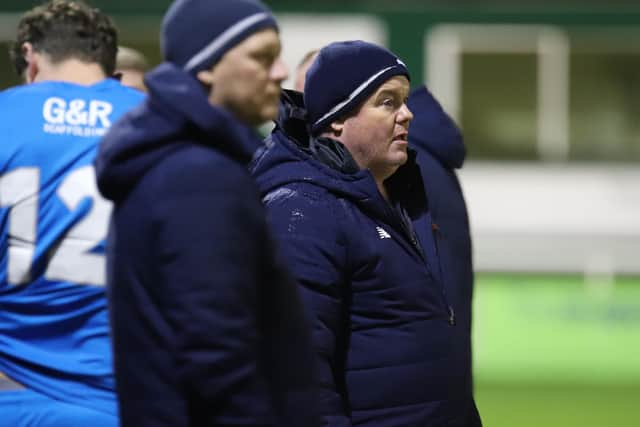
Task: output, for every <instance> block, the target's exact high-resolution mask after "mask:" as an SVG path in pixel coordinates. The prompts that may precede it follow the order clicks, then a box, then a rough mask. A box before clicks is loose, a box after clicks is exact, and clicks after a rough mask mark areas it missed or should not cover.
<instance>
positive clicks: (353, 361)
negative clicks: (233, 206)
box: [253, 92, 469, 427]
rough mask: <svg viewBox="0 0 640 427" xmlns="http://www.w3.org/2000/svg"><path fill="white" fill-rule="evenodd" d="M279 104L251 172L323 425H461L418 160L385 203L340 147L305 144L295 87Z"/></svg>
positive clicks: (461, 377) (453, 355)
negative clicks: (298, 302) (285, 266)
mask: <svg viewBox="0 0 640 427" xmlns="http://www.w3.org/2000/svg"><path fill="white" fill-rule="evenodd" d="M283 100H284V104H283V106H282V108H281V113H282V115H281V117H280V120H279V122H278V124H277V126H276V129H275V131H274V132H273V134H272V135H271V138H270V139H268V141H267V146H266V148H265V149H264V151H263V152H262V153H261V154H260V155H259V156H257V157H256V160H255V162H254V164H253V173H254V176H255V177H256V179H257V182H258V185H259V187H260V190H261V192H262V194H263V196H264V200H265V203H266V205H267V207H268V209H269V214H270V220H271V223H272V224H273V227H274V229H275V232H276V236H277V238H278V239H279V240H280V242H281V245H282V247H283V249H284V251H285V255H286V256H287V260H288V261H289V266H290V268H291V269H292V271H293V273H294V276H295V278H296V279H297V281H298V283H299V285H300V289H301V290H302V292H301V293H302V296H303V300H304V303H305V307H306V308H307V312H308V315H309V317H310V318H311V321H312V322H313V341H314V345H315V350H316V353H317V370H318V373H319V376H320V378H319V380H320V387H321V397H320V399H319V402H320V405H321V411H322V415H323V417H324V420H325V425H328V426H351V425H357V426H371V427H392V426H393V427H412V426H415V427H418V426H420V427H424V426H430V427H431V426H433V427H437V426H445V425H447V426H458V425H463V424H460V423H459V422H458V421H459V420H461V417H463V416H464V413H465V412H466V410H467V407H468V405H469V401H468V400H469V399H468V395H467V388H466V387H467V384H466V381H467V377H466V371H465V368H466V362H467V360H466V358H465V357H466V355H465V354H459V353H457V352H456V342H455V337H456V332H455V330H456V329H457V328H458V326H457V325H455V318H454V316H453V315H452V314H453V313H451V311H450V308H449V306H448V302H447V298H446V295H445V294H444V288H443V285H442V281H441V271H440V270H441V266H440V262H439V257H438V253H437V252H438V248H437V245H438V244H439V243H438V237H437V235H434V233H432V229H431V218H430V213H429V210H428V206H427V202H426V199H425V197H424V190H423V188H422V180H421V178H420V174H419V170H418V167H417V165H416V164H415V163H414V162H413V161H412V160H410V161H408V162H407V164H405V165H404V166H402V167H401V168H399V169H398V171H397V172H396V173H395V174H394V175H393V176H392V177H391V178H389V180H387V184H388V188H389V190H390V195H391V199H392V201H393V203H388V202H386V201H385V200H384V198H383V197H382V196H381V195H380V193H379V191H378V189H377V187H376V184H375V181H374V179H373V176H372V175H371V173H370V172H369V171H367V170H358V168H357V166H356V165H355V162H354V161H353V159H352V158H351V156H350V155H349V153H348V151H347V150H346V149H345V148H344V146H342V145H341V144H340V143H338V142H337V141H332V140H328V139H321V140H312V141H309V140H308V138H307V136H306V133H305V131H304V125H303V124H302V123H301V118H302V117H304V110H303V109H302V108H301V98H300V94H299V93H294V92H289V93H287V94H286V96H284V97H283Z"/></svg>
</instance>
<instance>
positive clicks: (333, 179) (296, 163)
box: [251, 90, 377, 200]
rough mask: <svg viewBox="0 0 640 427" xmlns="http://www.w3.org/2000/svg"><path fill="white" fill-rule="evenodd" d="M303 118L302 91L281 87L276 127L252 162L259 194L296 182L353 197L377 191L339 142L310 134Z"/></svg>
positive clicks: (367, 175)
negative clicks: (282, 88) (315, 137)
mask: <svg viewBox="0 0 640 427" xmlns="http://www.w3.org/2000/svg"><path fill="white" fill-rule="evenodd" d="M306 118H307V113H306V110H305V108H304V102H303V98H302V94H301V93H300V92H296V91H292V90H285V91H283V93H282V96H281V98H280V109H279V115H278V118H277V120H276V127H275V129H274V130H273V132H272V133H271V135H269V136H268V137H267V138H266V140H265V145H264V147H263V148H262V149H261V150H260V151H259V152H258V154H257V155H256V157H255V159H254V161H253V163H252V166H251V171H252V173H253V174H254V176H255V178H256V181H257V183H258V186H259V188H260V191H261V192H262V194H268V193H269V192H271V191H272V190H274V189H277V188H280V187H283V186H286V185H288V184H291V183H295V182H309V183H312V184H314V185H317V186H319V187H323V188H325V189H326V190H327V191H329V192H331V193H336V194H339V195H340V196H342V197H348V198H351V199H355V200H366V199H369V198H370V197H371V196H372V194H375V193H377V189H376V187H375V182H374V180H373V177H372V176H371V174H370V173H369V172H368V171H365V170H359V169H358V168H357V167H354V166H353V165H355V162H353V159H352V158H351V155H350V154H349V152H348V151H347V150H346V148H344V146H343V145H342V144H340V143H339V142H338V141H334V140H332V139H329V138H318V139H312V138H311V137H310V135H309V132H308V125H307V121H306ZM322 159H324V160H327V161H329V162H331V165H329V164H327V163H325V161H323V160H322ZM372 186H373V187H372Z"/></svg>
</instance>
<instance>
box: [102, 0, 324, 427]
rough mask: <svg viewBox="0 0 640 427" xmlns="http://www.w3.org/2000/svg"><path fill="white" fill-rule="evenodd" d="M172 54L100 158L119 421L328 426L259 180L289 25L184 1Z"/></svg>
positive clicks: (173, 26) (178, 6)
mask: <svg viewBox="0 0 640 427" xmlns="http://www.w3.org/2000/svg"><path fill="white" fill-rule="evenodd" d="M162 47H163V54H164V56H165V59H166V62H165V63H163V64H161V65H160V66H158V67H157V68H156V69H154V70H153V71H151V72H150V73H149V74H148V75H147V77H146V81H145V83H146V85H147V87H148V89H149V98H148V99H147V101H146V102H145V103H144V104H143V105H142V106H141V107H140V108H138V109H137V110H134V111H133V112H132V113H131V114H129V115H127V116H125V118H124V119H123V120H121V121H120V122H118V123H117V124H116V125H115V126H114V127H113V128H112V130H111V131H110V133H109V134H108V135H107V136H106V138H105V139H104V140H103V142H102V145H101V149H100V154H99V156H98V158H97V160H96V170H97V176H98V185H99V188H100V191H101V192H102V193H103V194H104V196H105V197H107V198H109V199H111V200H113V202H114V205H115V207H114V211H113V215H112V219H111V227H110V232H109V240H108V262H107V270H108V271H107V274H108V286H109V288H108V290H109V303H110V310H111V324H112V330H113V340H114V352H115V372H116V384H117V392H118V398H119V408H120V416H121V423H122V424H121V425H122V426H134V427H146V426H153V427H158V426H172V427H174V426H240V425H242V426H261V427H262V426H287V427H300V426H315V425H319V422H317V421H319V419H318V420H317V421H316V417H315V415H314V402H315V395H314V393H313V387H314V386H313V382H312V378H311V373H312V371H313V369H312V366H313V354H312V350H311V345H310V341H309V337H308V331H307V325H306V323H305V321H304V316H303V312H302V309H301V306H300V301H299V298H298V295H297V290H296V287H295V283H294V282H293V281H292V280H291V279H290V276H289V275H288V274H287V273H286V272H285V271H284V270H283V269H282V267H281V265H280V263H279V262H278V260H277V259H276V255H275V254H274V252H275V251H274V245H273V242H272V239H271V237H270V234H269V232H268V227H267V222H266V212H265V210H264V207H263V206H262V204H261V200H260V196H259V192H258V189H257V187H256V185H255V183H254V181H253V180H252V178H251V176H250V175H249V173H248V171H247V169H246V165H247V163H248V162H249V160H250V159H251V156H252V154H253V152H254V150H255V149H256V148H257V147H258V146H259V144H260V140H259V139H258V138H257V136H256V135H257V134H256V133H255V132H254V130H253V129H252V128H251V127H252V126H256V125H258V124H260V123H261V122H263V121H266V120H269V119H273V118H275V116H276V115H277V111H278V99H279V96H280V83H281V82H282V80H283V79H285V78H286V76H287V71H286V68H285V67H284V64H283V63H282V62H281V60H280V58H279V54H280V41H279V37H278V33H277V25H276V22H275V20H274V18H273V16H272V15H271V13H270V12H269V11H268V9H267V8H266V7H265V6H264V5H262V4H261V3H259V2H257V1H253V0H179V1H176V2H174V3H173V5H172V6H171V8H170V9H169V11H168V12H167V14H166V16H165V18H164V21H163V25H162Z"/></svg>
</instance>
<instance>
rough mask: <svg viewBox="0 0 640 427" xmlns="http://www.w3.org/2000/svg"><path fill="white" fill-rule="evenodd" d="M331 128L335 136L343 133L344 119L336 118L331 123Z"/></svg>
mask: <svg viewBox="0 0 640 427" xmlns="http://www.w3.org/2000/svg"><path fill="white" fill-rule="evenodd" d="M329 129H331V133H332V134H333V135H334V136H340V135H342V130H343V129H344V119H336V120H334V121H333V122H331V124H330V125H329Z"/></svg>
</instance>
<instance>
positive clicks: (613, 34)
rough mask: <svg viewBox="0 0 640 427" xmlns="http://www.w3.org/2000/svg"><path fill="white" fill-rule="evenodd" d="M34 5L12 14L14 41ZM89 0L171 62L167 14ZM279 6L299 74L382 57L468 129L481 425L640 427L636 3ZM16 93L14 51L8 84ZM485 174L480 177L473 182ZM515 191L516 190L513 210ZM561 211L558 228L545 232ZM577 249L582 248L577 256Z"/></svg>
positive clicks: (397, 1) (145, 48) (8, 2)
mask: <svg viewBox="0 0 640 427" xmlns="http://www.w3.org/2000/svg"><path fill="white" fill-rule="evenodd" d="M37 3H38V2H37V1H32V0H2V2H1V4H0V42H8V41H9V40H11V39H12V37H13V33H14V31H15V24H16V22H17V19H18V17H19V13H20V12H22V11H24V10H26V9H28V8H30V7H31V6H33V5H34V4H37ZM91 3H92V4H93V5H95V6H98V7H101V8H102V9H103V10H105V11H107V12H108V13H110V14H111V15H112V16H113V17H114V19H115V21H116V23H117V25H118V27H119V29H120V31H121V42H122V44H124V45H127V46H130V47H134V48H136V49H139V50H140V51H142V52H143V53H144V54H145V55H146V56H147V57H148V59H149V62H150V63H152V64H156V63H158V62H159V61H160V49H159V45H158V31H159V23H160V19H161V15H162V13H163V11H164V10H165V8H166V7H167V5H168V4H169V3H170V2H169V1H167V0H136V1H135V2H134V1H129V0H94V1H93V2H91ZM266 3H267V4H269V5H270V6H271V7H272V8H273V9H274V10H275V11H276V13H277V15H278V18H279V19H280V22H281V24H282V34H283V40H284V52H283V53H284V55H285V57H286V59H287V61H288V62H289V66H290V67H291V68H292V67H294V66H295V65H296V63H297V61H298V60H299V59H300V58H301V56H302V53H303V52H305V51H306V50H308V49H311V48H315V47H318V46H319V44H321V43H324V42H326V39H327V37H331V36H332V35H335V37H337V38H347V37H348V38H367V39H371V40H372V41H377V42H379V43H383V44H386V45H387V46H388V47H389V48H390V49H392V50H393V51H395V52H396V53H397V54H398V55H399V56H400V57H402V58H403V60H404V61H405V62H406V63H407V65H408V67H409V69H410V71H411V73H412V76H413V78H412V85H413V86H417V85H419V84H423V83H427V84H428V86H429V88H430V89H431V90H432V91H433V92H434V93H435V94H436V96H437V97H438V99H440V101H441V102H442V103H443V105H444V107H445V109H446V110H447V111H448V112H449V113H450V114H451V115H452V116H453V117H454V119H455V120H456V121H457V122H458V124H459V125H460V126H461V127H462V129H463V131H464V135H465V140H466V143H467V148H468V162H467V165H466V167H465V169H463V173H462V178H463V179H462V183H463V189H464V190H465V194H466V195H467V200H468V201H469V202H470V203H469V210H470V216H471V221H472V228H473V230H474V236H473V237H474V249H475V255H474V257H475V260H476V263H475V267H476V271H477V276H476V288H475V296H474V331H473V340H474V374H475V389H476V397H477V402H478V405H479V408H480V412H481V416H482V418H483V420H484V425H485V426H486V427H529V426H531V427H542V426H545V427H573V426H576V427H578V426H580V427H596V426H598V427H608V426H617V427H637V426H640V409H639V408H640V262H638V261H637V260H636V258H637V257H638V254H640V190H638V189H640V175H639V174H638V173H637V172H638V171H639V170H640V168H639V167H638V166H640V165H639V162H640V120H639V118H640V3H639V2H638V1H637V0H636V1H620V0H617V1H616V0H609V1H599V0H581V1H577V0H576V1H570V0H555V1H547V0H540V1H520V2H517V3H516V2H513V1H506V0H503V1H499V0H493V1H490V0H489V1H487V0H484V1H483V0H476V1H471V0H466V1H465V0H457V1H456V0H448V1H444V0H443V1H428V0H393V1H384V0H360V1H356V0H353V1H335V0H323V1H313V0H307V1H305V2H301V1H293V0H289V1H287V0H280V1H276V0H273V1H268V0H267V1H266ZM18 83H19V82H18V79H17V78H16V76H14V75H13V72H12V70H11V67H10V64H9V62H8V56H7V55H1V54H0V88H5V87H8V86H10V85H14V84H18ZM476 165H480V166H481V167H480V168H479V169H478V168H476V169H478V170H480V172H481V173H480V174H475V175H474V174H471V175H465V173H464V172H465V170H468V169H469V168H471V170H472V171H473V170H476V169H474V167H475V166H476ZM525 165H526V167H527V168H528V169H527V170H532V171H535V170H538V172H540V171H541V172H540V173H542V175H544V174H545V172H544V171H545V170H546V169H543V168H545V167H547V166H549V165H551V166H552V167H554V168H556V169H559V170H561V171H562V172H563V175H562V177H561V178H562V179H563V180H564V181H563V182H564V183H565V184H566V183H568V184H567V187H568V190H566V191H567V193H566V194H565V193H562V192H560V190H558V192H557V194H556V193H554V194H556V196H555V198H553V199H552V200H551V201H548V200H544V199H536V196H535V195H537V194H546V193H547V192H548V190H551V189H553V187H555V185H554V183H555V181H554V180H553V179H550V180H548V181H545V183H544V184H543V188H539V187H540V185H542V184H540V182H541V181H540V179H539V176H540V175H539V174H538V175H536V174H535V173H533V172H532V173H530V174H528V173H522V172H521V171H522V169H523V168H524V166H525ZM517 171H519V174H515V172H517ZM634 171H635V172H634ZM512 172H513V173H512ZM479 181H480V182H482V183H483V185H482V186H479V185H477V183H478V182H479ZM507 182H510V183H511V184H513V183H514V182H515V187H516V188H517V189H518V190H519V191H518V192H517V193H516V194H515V196H513V195H512V196H509V200H508V203H506V201H505V200H503V199H501V195H502V194H504V192H505V191H507V189H508V188H507V186H505V183H507ZM536 186H537V187H536ZM545 186H546V187H545ZM598 188H602V191H596V190H598ZM572 189H575V190H576V191H578V190H580V191H586V192H585V193H584V195H583V196H576V195H575V194H574V193H573V192H572V191H573V190H572ZM589 190H593V191H592V192H589ZM562 191H565V190H564V189H563V190H562ZM502 197H504V196H502ZM576 197H577V198H576ZM580 200H582V201H583V202H584V201H585V200H586V202H584V206H582V207H580V209H577V210H576V208H575V206H576V201H580ZM518 208H519V209H518ZM510 209H513V211H511V210H510ZM572 209H574V210H572ZM550 210H551V211H556V212H558V213H559V215H558V217H559V219H557V220H555V219H554V217H553V215H552V216H551V221H550V222H549V223H544V222H542V220H541V218H543V217H545V215H544V214H545V213H546V212H549V211H550ZM563 212H564V213H567V212H570V214H567V215H564V216H563V215H560V214H561V213H563ZM492 213H495V214H498V213H499V214H500V215H502V216H501V218H506V219H507V220H500V221H497V220H494V221H492V216H496V215H492ZM511 217H513V218H518V219H519V221H514V222H510V221H508V219H509V218H511ZM560 217H566V218H568V219H560ZM563 221H564V222H563ZM549 224H551V225H549ZM540 230H542V231H544V232H545V233H546V234H544V236H547V235H548V236H550V237H549V239H548V243H547V245H546V248H545V249H544V250H540V251H539V252H537V253H536V252H535V251H534V252H533V253H531V248H530V247H528V243H527V242H529V241H531V239H533V238H536V237H537V238H542V239H546V237H544V236H543V237H540V236H542V234H541V231H540ZM571 239H574V241H575V242H578V243H575V244H573V245H568V244H565V242H566V241H569V240H571ZM580 239H582V240H580ZM496 242H497V243H496ZM523 242H524V243H523ZM581 242H584V243H581ZM500 251H503V252H500ZM527 251H529V252H528V253H527ZM492 253H493V254H494V255H495V256H493V257H492V256H488V255H487V254H489V255H491V254H492ZM503 253H505V254H506V255H508V256H503ZM519 254H521V256H520V258H522V259H526V260H527V262H526V263H524V262H522V259H519ZM603 260H604V261H603Z"/></svg>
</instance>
